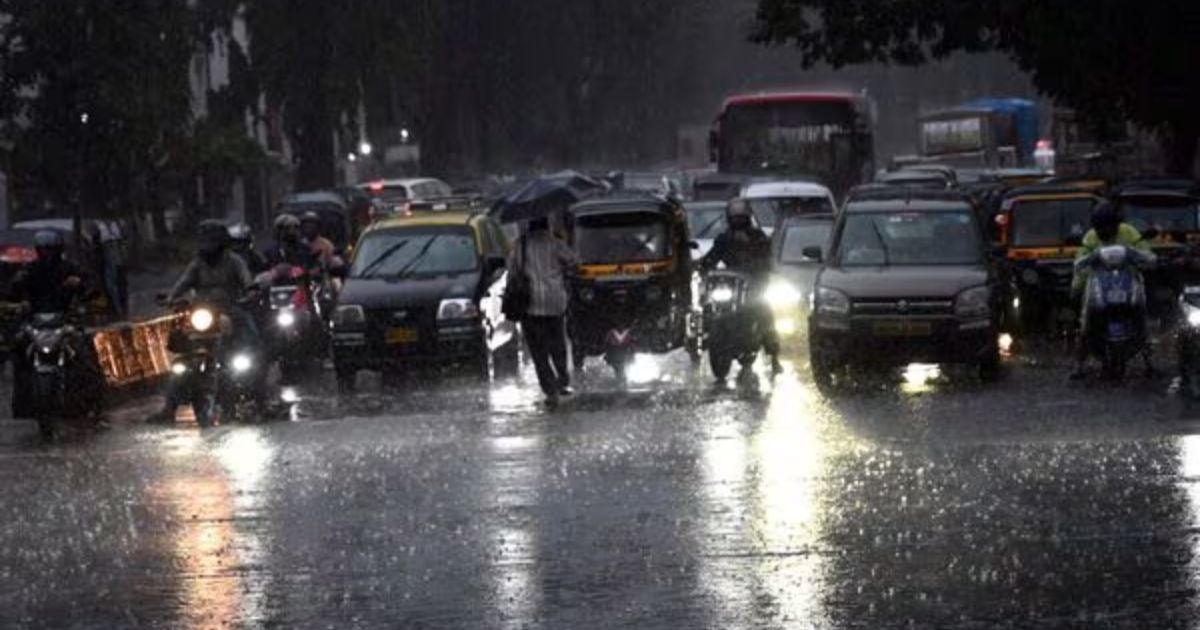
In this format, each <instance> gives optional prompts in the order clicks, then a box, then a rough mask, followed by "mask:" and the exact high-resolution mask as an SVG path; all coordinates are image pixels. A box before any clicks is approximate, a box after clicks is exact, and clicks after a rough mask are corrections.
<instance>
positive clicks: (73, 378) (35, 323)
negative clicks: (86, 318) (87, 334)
mask: <svg viewBox="0 0 1200 630" xmlns="http://www.w3.org/2000/svg"><path fill="white" fill-rule="evenodd" d="M20 334H21V335H22V336H23V337H24V338H25V340H26V341H27V342H28V345H27V347H26V353H27V356H26V360H28V362H29V370H30V373H29V378H30V381H29V392H28V394H29V398H28V400H29V411H30V415H32V416H33V418H35V419H36V420H37V422H38V426H39V428H40V429H41V431H42V433H43V434H47V433H50V432H51V431H52V430H53V426H52V425H53V421H54V420H55V419H57V418H64V417H75V416H85V415H88V414H91V413H94V412H96V411H97V410H99V409H100V408H101V406H102V405H101V403H102V400H101V398H102V396H103V389H102V388H101V387H99V386H97V384H96V383H95V382H85V381H83V380H82V377H84V376H86V375H85V371H86V368H87V366H86V365H84V363H85V362H86V357H84V356H82V353H81V352H80V348H82V347H83V345H82V344H83V343H84V341H85V339H84V335H83V331H82V330H80V329H79V328H77V327H76V326H74V325H72V324H71V323H69V322H68V321H67V317H66V315H65V314H64V313H34V314H33V316H32V317H30V319H29V322H28V323H27V324H25V326H24V327H23V329H22V331H21V333H20ZM93 376H94V375H93Z"/></svg>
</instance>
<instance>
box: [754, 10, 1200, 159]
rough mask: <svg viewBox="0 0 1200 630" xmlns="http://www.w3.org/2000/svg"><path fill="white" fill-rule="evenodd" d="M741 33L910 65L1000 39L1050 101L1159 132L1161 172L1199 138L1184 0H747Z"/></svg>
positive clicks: (1199, 23) (849, 60) (830, 56)
mask: <svg viewBox="0 0 1200 630" xmlns="http://www.w3.org/2000/svg"><path fill="white" fill-rule="evenodd" d="M751 37H752V39H753V40H755V41H758V42H761V43H764V44H790V45H794V46H796V47H798V48H799V50H800V53H801V60H802V63H803V64H804V65H805V66H806V67H812V66H813V65H815V64H817V63H828V64H830V65H832V66H834V67H842V66H845V65H849V64H863V63H898V64H904V65H920V64H923V63H926V62H927V61H929V60H931V59H943V58H945V57H947V56H949V55H950V54H952V53H955V52H969V53H971V52H984V51H992V50H994V51H1000V52H1002V53H1005V54H1007V55H1009V56H1010V57H1011V58H1012V59H1013V60H1014V61H1015V62H1016V63H1017V64H1018V65H1019V66H1020V67H1021V68H1022V69H1023V70H1025V71H1026V72H1029V73H1030V75H1031V76H1032V78H1033V81H1034V84H1035V85H1036V86H1037V88H1038V89H1039V90H1041V91H1042V92H1043V93H1045V94H1047V95H1049V96H1050V97H1052V98H1054V99H1055V100H1056V101H1058V102H1059V103H1062V104H1064V105H1066V106H1069V107H1071V108H1073V109H1075V110H1077V111H1079V112H1080V113H1081V114H1082V115H1083V116H1084V117H1085V118H1086V119H1091V120H1094V121H1101V122H1107V121H1114V120H1117V121H1123V120H1129V121H1132V122H1134V123H1136V124H1138V125H1139V126H1141V127H1143V128H1146V129H1149V130H1153V131H1156V132H1159V134H1160V135H1161V137H1162V138H1163V140H1164V144H1165V149H1166V156H1165V157H1166V163H1167V167H1168V169H1169V170H1170V171H1171V172H1173V173H1183V174H1191V172H1192V169H1193V166H1194V164H1195V159H1196V152H1197V141H1198V140H1200V116H1197V114H1196V111H1195V103H1197V102H1200V82H1196V81H1195V80H1194V75H1195V71H1194V65H1195V64H1194V61H1195V60H1196V59H1200V10H1198V9H1197V6H1196V3H1195V2H1194V1H1193V0H1160V1H1157V2H1150V3H1141V4H1131V3H1129V2H1127V1H1124V0H1091V1H1089V2H1086V3H1081V2H1077V1H1074V0H759V2H758V13H757V23H756V27H755V30H754V32H753V34H752V35H751Z"/></svg>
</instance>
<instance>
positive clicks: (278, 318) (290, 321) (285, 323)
mask: <svg viewBox="0 0 1200 630" xmlns="http://www.w3.org/2000/svg"><path fill="white" fill-rule="evenodd" d="M275 323H277V324H279V325H280V326H282V327H284V328H291V327H292V326H295V325H296V314H295V313H293V312H292V310H291V309H284V310H282V311H279V313H278V314H277V315H275Z"/></svg>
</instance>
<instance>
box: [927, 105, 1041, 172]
mask: <svg viewBox="0 0 1200 630" xmlns="http://www.w3.org/2000/svg"><path fill="white" fill-rule="evenodd" d="M1038 130H1039V129H1038V111H1037V105H1036V104H1035V103H1034V102H1033V101H1029V100H1025V99H1019V98H985V99H977V100H974V101H971V102H968V103H963V104H962V105H959V106H957V107H954V108H951V109H947V110H942V111H938V112H933V113H930V114H926V115H924V116H921V118H920V119H919V121H918V132H919V134H920V145H921V158H923V160H924V161H936V162H939V163H943V164H949V165H952V166H957V167H963V168H993V169H994V168H1014V167H1033V166H1036V163H1035V160H1034V152H1035V148H1036V145H1037V141H1038Z"/></svg>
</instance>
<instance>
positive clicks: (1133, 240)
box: [1071, 201, 1156, 379]
mask: <svg viewBox="0 0 1200 630" xmlns="http://www.w3.org/2000/svg"><path fill="white" fill-rule="evenodd" d="M1113 245H1123V246H1125V247H1126V248H1128V249H1129V250H1130V252H1132V253H1134V255H1135V263H1136V264H1135V270H1136V268H1137V266H1140V265H1147V264H1153V263H1154V261H1155V260H1156V257H1155V255H1154V252H1153V250H1151V249H1150V243H1149V242H1148V241H1146V239H1144V238H1142V234H1141V232H1139V231H1138V230H1137V228H1135V227H1133V226H1132V225H1130V224H1128V223H1125V220H1124V217H1123V216H1122V214H1121V210H1120V208H1118V207H1117V206H1116V205H1115V204H1113V203H1111V202H1108V201H1104V202H1101V203H1100V204H1099V205H1097V206H1096V208H1095V210H1093V211H1092V229H1091V230H1088V233H1087V234H1085V235H1084V237H1083V243H1082V246H1081V247H1080V249H1079V254H1078V255H1077V256H1076V257H1075V274H1074V277H1072V279H1071V296H1072V298H1073V299H1074V300H1076V301H1078V302H1079V303H1080V309H1079V338H1078V340H1077V343H1076V348H1075V370H1074V371H1073V372H1072V373H1071V378H1072V379H1080V378H1083V377H1084V376H1085V375H1086V371H1085V364H1086V363H1087V357H1088V345H1087V321H1088V306H1087V299H1086V298H1087V296H1086V295H1085V292H1084V289H1086V288H1087V283H1088V279H1089V278H1090V277H1091V263H1092V260H1093V259H1094V256H1096V254H1097V253H1098V252H1099V251H1100V250H1101V249H1103V248H1105V247H1109V246H1113ZM1141 306H1142V313H1141V316H1140V317H1139V318H1138V325H1139V326H1141V327H1143V329H1144V327H1145V325H1146V312H1145V309H1146V305H1145V303H1144V302H1143V303H1142V305H1141ZM1140 332H1142V333H1144V330H1142V331H1140ZM1142 356H1143V358H1144V360H1145V362H1146V370H1147V371H1148V372H1153V371H1154V366H1153V362H1152V360H1151V356H1150V347H1149V345H1147V346H1146V348H1145V349H1144V350H1143V354H1142Z"/></svg>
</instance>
